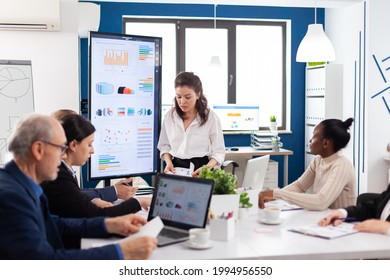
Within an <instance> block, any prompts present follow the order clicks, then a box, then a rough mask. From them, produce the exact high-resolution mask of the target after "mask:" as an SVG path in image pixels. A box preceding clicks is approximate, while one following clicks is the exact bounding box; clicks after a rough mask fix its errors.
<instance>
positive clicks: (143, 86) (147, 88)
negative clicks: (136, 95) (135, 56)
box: [138, 78, 154, 93]
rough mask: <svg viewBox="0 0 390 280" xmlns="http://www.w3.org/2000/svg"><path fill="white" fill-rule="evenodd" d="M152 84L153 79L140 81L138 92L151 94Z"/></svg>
mask: <svg viewBox="0 0 390 280" xmlns="http://www.w3.org/2000/svg"><path fill="white" fill-rule="evenodd" d="M153 84H154V83H153V78H146V79H140V80H139V83H138V87H139V92H144V93H152V92H153Z"/></svg>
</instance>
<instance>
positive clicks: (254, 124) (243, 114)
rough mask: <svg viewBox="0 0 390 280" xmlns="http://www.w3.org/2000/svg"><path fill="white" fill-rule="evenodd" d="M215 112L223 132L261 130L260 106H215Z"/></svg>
mask: <svg viewBox="0 0 390 280" xmlns="http://www.w3.org/2000/svg"><path fill="white" fill-rule="evenodd" d="M213 111H214V112H215V113H216V114H217V116H218V117H219V119H220V121H221V125H222V130H258V129H259V106H258V105H238V104H225V105H214V106H213Z"/></svg>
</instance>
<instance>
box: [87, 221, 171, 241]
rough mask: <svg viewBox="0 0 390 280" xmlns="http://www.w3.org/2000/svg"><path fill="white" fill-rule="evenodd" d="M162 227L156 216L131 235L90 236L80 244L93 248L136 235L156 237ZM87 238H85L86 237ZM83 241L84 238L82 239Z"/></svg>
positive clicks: (132, 237)
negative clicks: (120, 236)
mask: <svg viewBox="0 0 390 280" xmlns="http://www.w3.org/2000/svg"><path fill="white" fill-rule="evenodd" d="M163 227H164V224H163V222H162V221H161V219H160V217H159V216H157V217H155V218H153V219H152V220H150V221H149V222H148V223H146V224H145V225H144V226H142V227H141V229H140V231H139V232H137V233H134V234H132V235H129V236H127V237H125V238H117V237H115V238H91V239H89V238H88V239H89V240H90V241H89V242H88V245H85V244H84V245H82V248H84V249H86V248H93V247H101V246H105V245H110V244H115V243H119V242H121V241H124V240H129V239H134V238H136V237H141V236H152V237H157V235H158V234H159V233H160V231H161V230H162V228H163ZM86 240H87V239H86ZM83 241H84V239H83Z"/></svg>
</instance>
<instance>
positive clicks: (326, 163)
mask: <svg viewBox="0 0 390 280" xmlns="http://www.w3.org/2000/svg"><path fill="white" fill-rule="evenodd" d="M352 122H353V119H352V118H349V119H347V120H346V121H344V122H343V121H341V120H337V119H328V120H324V121H322V122H321V123H319V124H318V125H317V126H316V127H315V128H314V132H313V136H312V138H311V139H310V144H309V147H310V153H311V154H313V155H316V157H315V158H314V159H313V161H312V162H311V163H310V166H309V167H308V168H307V169H306V171H305V172H304V173H303V175H302V176H301V177H300V178H299V179H298V180H296V181H295V182H293V183H292V184H290V185H288V186H286V187H284V188H283V189H276V190H265V191H262V192H260V193H259V207H260V208H264V202H265V201H268V200H272V199H275V198H279V199H283V200H285V201H287V202H290V203H293V204H296V205H299V206H301V207H303V208H305V209H307V210H325V209H327V208H331V209H337V208H342V207H347V206H349V205H355V204H356V190H355V189H356V182H355V171H354V168H353V166H352V165H351V163H350V162H349V160H348V159H347V158H345V157H344V156H343V155H342V154H341V152H339V151H340V150H341V149H343V148H344V147H345V146H346V145H347V144H348V142H349V140H350V137H351V136H350V133H349V127H350V126H351V124H352ZM311 187H312V193H307V191H308V189H309V188H311Z"/></svg>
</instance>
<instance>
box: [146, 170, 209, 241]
mask: <svg viewBox="0 0 390 280" xmlns="http://www.w3.org/2000/svg"><path fill="white" fill-rule="evenodd" d="M213 189H214V180H210V179H201V178H193V177H188V176H179V175H169V174H162V173H161V174H157V179H156V182H155V187H154V193H153V198H152V203H151V205H150V209H149V216H148V221H150V220H151V219H153V218H154V217H156V216H159V217H160V218H161V220H162V222H163V223H164V228H163V230H162V231H161V232H160V234H159V235H158V236H157V239H158V246H160V247H161V246H165V245H169V244H174V243H178V242H182V241H185V240H187V239H188V230H189V229H191V228H204V227H205V226H206V221H207V214H208V210H209V206H210V201H211V195H212V194H213Z"/></svg>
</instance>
